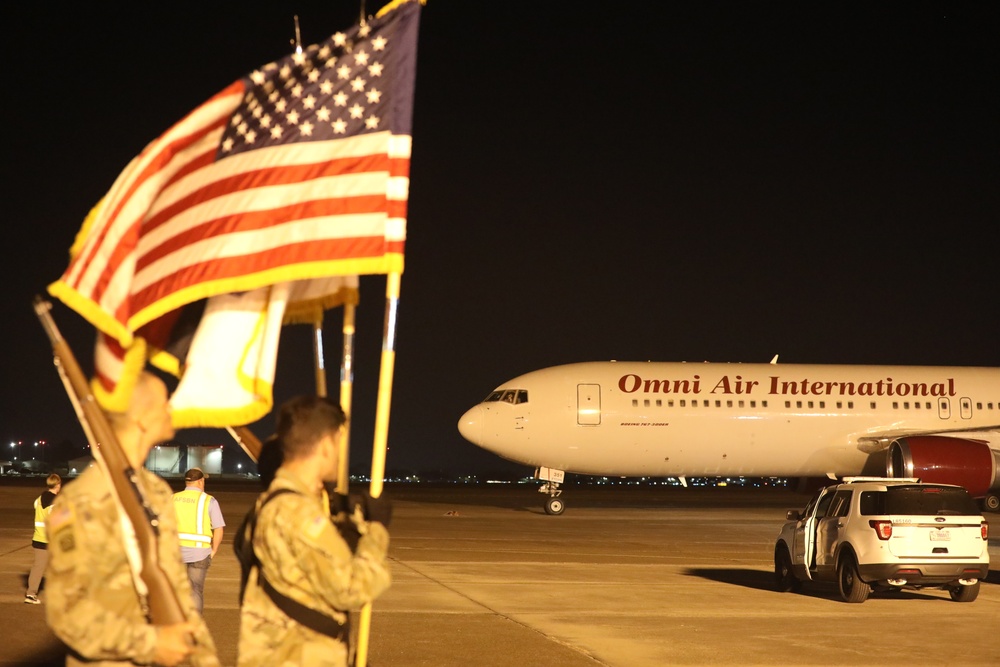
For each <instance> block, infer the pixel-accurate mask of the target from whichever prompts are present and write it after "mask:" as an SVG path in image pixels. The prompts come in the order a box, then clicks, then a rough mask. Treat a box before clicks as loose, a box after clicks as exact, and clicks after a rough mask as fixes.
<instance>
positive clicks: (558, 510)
mask: <svg viewBox="0 0 1000 667" xmlns="http://www.w3.org/2000/svg"><path fill="white" fill-rule="evenodd" d="M565 509H566V505H565V503H563V501H562V500H561V499H560V498H555V497H553V498H549V499H547V500H546V501H545V513H546V514H552V515H557V514H562V513H563V510H565Z"/></svg>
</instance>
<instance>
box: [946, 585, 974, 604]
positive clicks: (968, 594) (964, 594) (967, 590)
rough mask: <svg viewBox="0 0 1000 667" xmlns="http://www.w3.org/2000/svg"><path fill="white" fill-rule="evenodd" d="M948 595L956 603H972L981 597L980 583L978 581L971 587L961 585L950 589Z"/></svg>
mask: <svg viewBox="0 0 1000 667" xmlns="http://www.w3.org/2000/svg"><path fill="white" fill-rule="evenodd" d="M948 593H949V594H950V595H951V599H952V600H954V601H955V602H972V601H973V600H975V599H976V598H977V597H979V582H978V581H977V582H976V583H974V584H972V585H971V586H962V585H961V584H959V585H958V586H953V587H951V588H949V589H948Z"/></svg>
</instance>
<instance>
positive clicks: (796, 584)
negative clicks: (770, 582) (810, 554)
mask: <svg viewBox="0 0 1000 667" xmlns="http://www.w3.org/2000/svg"><path fill="white" fill-rule="evenodd" d="M774 585H775V586H776V587H777V589H778V592H779V593H788V592H789V591H791V592H793V593H798V592H799V589H800V588H802V582H800V581H799V580H798V579H796V578H795V575H794V574H793V573H792V557H791V556H790V555H788V547H786V546H785V545H784V543H780V544H778V546H776V547H775V548H774Z"/></svg>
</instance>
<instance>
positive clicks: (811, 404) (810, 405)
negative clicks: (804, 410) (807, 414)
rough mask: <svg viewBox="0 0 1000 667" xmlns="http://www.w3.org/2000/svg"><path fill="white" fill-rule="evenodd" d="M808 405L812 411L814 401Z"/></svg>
mask: <svg viewBox="0 0 1000 667" xmlns="http://www.w3.org/2000/svg"><path fill="white" fill-rule="evenodd" d="M807 405H808V406H809V409H812V406H813V402H812V401H809V403H808V404H807Z"/></svg>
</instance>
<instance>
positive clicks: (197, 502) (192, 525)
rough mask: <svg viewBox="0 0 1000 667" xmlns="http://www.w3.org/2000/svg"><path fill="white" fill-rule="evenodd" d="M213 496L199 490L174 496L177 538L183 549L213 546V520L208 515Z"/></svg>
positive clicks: (190, 490)
mask: <svg viewBox="0 0 1000 667" xmlns="http://www.w3.org/2000/svg"><path fill="white" fill-rule="evenodd" d="M211 500H212V496H210V495H208V494H207V493H204V492H202V491H199V490H198V489H184V490H183V491H181V492H179V493H175V494H174V509H175V510H176V512H177V537H179V538H180V541H181V546H182V547H208V548H211V546H212V519H211V517H210V516H209V514H208V508H209V503H210V501H211Z"/></svg>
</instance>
